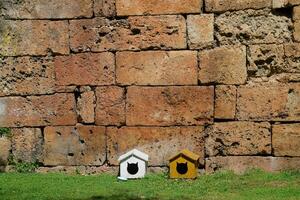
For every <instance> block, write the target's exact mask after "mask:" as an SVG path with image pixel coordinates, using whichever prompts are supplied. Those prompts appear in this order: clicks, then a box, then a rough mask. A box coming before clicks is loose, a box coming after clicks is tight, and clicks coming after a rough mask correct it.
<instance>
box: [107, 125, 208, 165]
mask: <svg viewBox="0 0 300 200" xmlns="http://www.w3.org/2000/svg"><path fill="white" fill-rule="evenodd" d="M203 129H204V128H203V127H202V126H199V127H122V128H108V131H107V136H108V161H109V163H110V164H115V165H117V164H118V157H119V156H120V155H122V154H124V153H126V152H127V151H129V150H131V149H133V148H137V149H139V150H141V151H143V152H146V153H147V154H148V155H149V158H150V160H149V165H152V166H153V165H154V166H161V165H167V163H168V159H169V158H170V157H171V156H173V155H175V154H176V153H177V152H179V151H181V150H182V149H185V148H187V149H189V150H191V151H193V152H195V153H197V154H199V156H200V163H201V164H203V163H204V133H203Z"/></svg>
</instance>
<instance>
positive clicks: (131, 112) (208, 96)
mask: <svg viewBox="0 0 300 200" xmlns="http://www.w3.org/2000/svg"><path fill="white" fill-rule="evenodd" d="M213 101H214V91H213V87H197V86H195V87H192V86H190V87H189V86H185V87H155V88H154V87H130V88H128V90H127V104H126V106H127V108H126V124H127V125H158V126H169V125H203V124H206V123H211V122H212V117H213Z"/></svg>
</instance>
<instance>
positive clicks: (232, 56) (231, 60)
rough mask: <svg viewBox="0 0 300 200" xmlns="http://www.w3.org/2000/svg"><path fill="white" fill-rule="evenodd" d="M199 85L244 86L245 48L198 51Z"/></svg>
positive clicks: (229, 47)
mask: <svg viewBox="0 0 300 200" xmlns="http://www.w3.org/2000/svg"><path fill="white" fill-rule="evenodd" d="M199 60H200V70H199V80H200V82H201V83H222V84H244V83H245V82H246V80H247V67H246V47H244V46H225V47H218V48H215V49H212V50H205V51H200V53H199Z"/></svg>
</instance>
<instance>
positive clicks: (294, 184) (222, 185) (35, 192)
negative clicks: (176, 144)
mask: <svg viewBox="0 0 300 200" xmlns="http://www.w3.org/2000/svg"><path fill="white" fill-rule="evenodd" d="M8 199H14V200H15V199H18V200H19V199H24V200H25V199H26V200H35V199H36V200H63V199H64V200H71V199H72V200H73V199H74V200H107V199H111V200H121V199H124V200H136V199H146V200H150V199H174V200H181V199H183V200H185V199H191V200H194V199H205V200H209V199H218V200H222V199H230V200H233V199H237V200H243V199H255V200H257V199H263V200H268V199H272V200H274V199H275V200H276V199H284V200H286V199H295V200H296V199H297V200H300V172H283V173H276V174H270V173H265V172H261V171H249V172H248V173H246V174H245V175H234V174H233V173H230V172H223V173H216V174H214V175H204V176H200V177H199V178H198V179H197V180H169V179H168V178H167V175H162V174H160V175H154V174H152V175H148V176H147V177H146V178H145V179H142V180H132V181H126V182H120V181H118V180H117V179H116V177H114V176H112V175H109V174H103V175H100V176H80V175H73V176H71V175H64V174H18V173H8V174H0V200H8Z"/></svg>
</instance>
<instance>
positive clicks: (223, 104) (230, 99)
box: [215, 85, 236, 119]
mask: <svg viewBox="0 0 300 200" xmlns="http://www.w3.org/2000/svg"><path fill="white" fill-rule="evenodd" d="M215 95H216V97H215V118H217V119H234V118H235V110H236V86H232V85H217V86H216V88H215Z"/></svg>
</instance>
